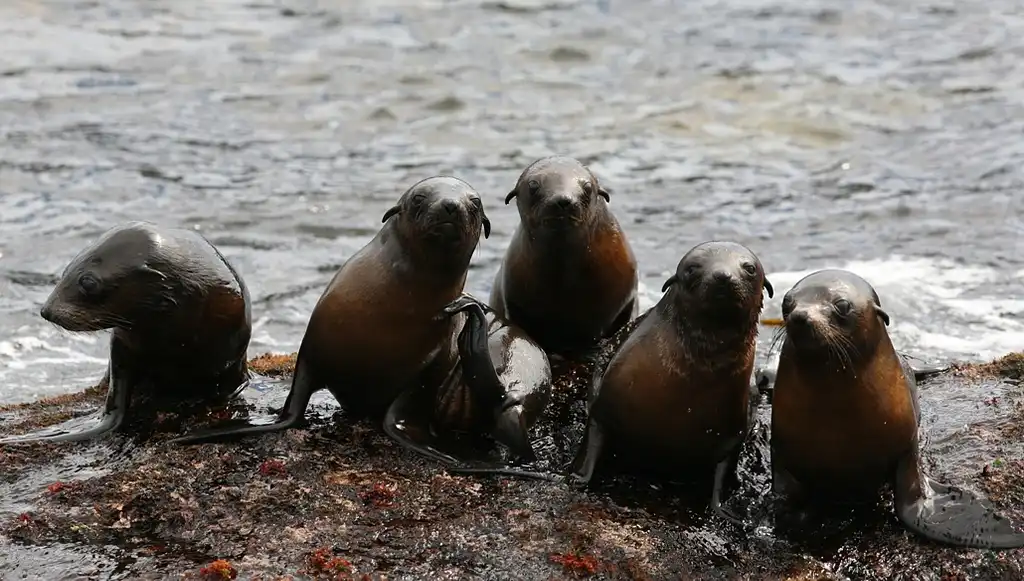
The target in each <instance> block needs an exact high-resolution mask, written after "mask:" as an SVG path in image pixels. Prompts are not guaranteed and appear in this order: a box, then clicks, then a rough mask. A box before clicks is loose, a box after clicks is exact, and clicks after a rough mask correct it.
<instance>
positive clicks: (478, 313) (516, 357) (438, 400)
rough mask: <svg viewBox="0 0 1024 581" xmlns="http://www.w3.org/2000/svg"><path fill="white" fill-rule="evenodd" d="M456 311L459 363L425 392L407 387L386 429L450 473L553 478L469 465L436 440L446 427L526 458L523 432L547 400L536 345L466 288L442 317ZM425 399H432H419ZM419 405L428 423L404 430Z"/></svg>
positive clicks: (543, 359)
mask: <svg viewBox="0 0 1024 581" xmlns="http://www.w3.org/2000/svg"><path fill="white" fill-rule="evenodd" d="M460 313H465V318H464V321H463V323H462V328H461V331H460V332H459V333H458V337H457V346H456V347H455V348H456V349H457V352H458V357H459V365H458V366H456V367H454V368H453V369H452V371H451V374H450V376H449V377H448V378H446V379H445V381H444V382H443V383H442V384H441V385H440V386H439V387H438V389H437V390H434V391H433V392H432V393H430V392H426V391H424V390H409V391H407V392H405V393H403V394H402V395H400V396H399V397H398V398H397V399H396V400H395V402H394V403H393V404H392V405H391V408H390V409H389V410H388V413H387V415H386V416H385V419H384V429H385V432H386V433H387V434H388V435H389V436H390V437H391V438H392V439H394V440H395V441H396V442H398V443H400V444H401V445H403V446H404V447H406V448H408V449H410V450H413V451H415V452H417V453H419V454H421V455H424V456H426V457H429V458H431V459H434V460H437V461H440V462H441V463H443V464H444V465H446V466H447V468H448V470H449V472H453V473H459V474H501V475H506V476H523V477H528V478H541V479H546V480H557V478H555V477H553V476H551V475H547V474H543V473H538V472H530V471H524V470H518V469H511V468H507V467H504V466H496V465H493V464H492V465H483V464H479V463H475V464H476V465H473V466H469V465H467V462H466V459H464V458H459V457H458V456H457V454H454V453H450V452H446V451H444V444H443V443H441V442H439V441H438V440H439V439H440V438H438V437H437V435H438V434H449V433H452V432H468V433H474V434H480V433H485V434H490V435H491V437H492V438H493V439H494V440H495V441H497V442H499V443H501V444H502V445H504V446H505V447H506V448H508V449H509V450H510V451H511V452H512V453H513V454H514V455H515V456H517V457H519V458H520V459H522V460H525V461H527V462H532V461H534V460H536V459H537V456H536V453H535V452H534V450H533V446H532V444H531V442H530V436H529V431H530V428H531V427H532V426H533V425H534V424H535V423H536V422H537V420H538V419H540V417H541V415H542V414H543V412H544V409H545V408H546V407H547V404H548V402H549V401H550V399H551V389H552V374H551V366H550V363H549V362H548V358H547V355H546V354H545V352H544V350H543V349H541V348H540V346H539V345H537V344H536V343H535V342H534V341H533V340H532V339H531V338H530V337H529V336H527V335H526V334H525V333H524V332H523V330H522V329H520V328H519V327H517V326H516V325H513V324H510V323H508V322H507V321H504V320H502V319H501V318H499V317H497V316H496V314H495V313H494V311H493V310H492V309H491V308H490V307H489V306H488V305H486V304H485V303H483V302H482V301H480V300H479V299H477V298H476V297H474V296H472V295H470V294H468V293H467V294H464V295H462V296H461V297H459V298H458V299H456V300H455V301H453V302H452V303H450V304H449V305H447V306H446V307H445V308H444V310H443V313H442V314H441V316H443V317H455V316H458V315H459V314H460ZM430 396H432V397H433V401H432V403H431V402H429V401H424V400H425V399H426V398H427V397H430ZM424 409H432V415H431V417H430V419H429V420H428V421H429V422H430V424H431V425H430V427H429V428H428V429H424V428H423V426H417V427H418V429H416V428H415V427H414V428H413V429H409V425H410V423H413V422H416V421H417V420H416V418H417V416H421V415H422V411H423V410H424Z"/></svg>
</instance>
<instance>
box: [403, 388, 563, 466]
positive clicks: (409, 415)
mask: <svg viewBox="0 0 1024 581" xmlns="http://www.w3.org/2000/svg"><path fill="white" fill-rule="evenodd" d="M428 395H429V392H428V391H427V390H422V389H410V390H408V391H406V392H404V393H402V394H401V395H399V396H398V397H397V398H395V401H393V402H392V403H391V406H389V407H388V411H387V413H386V414H385V415H384V433H385V434H387V435H388V437H390V438H391V439H392V440H394V441H395V442H397V443H398V444H399V445H401V446H402V447H403V448H405V449H406V450H409V451H411V452H415V453H416V454H419V455H421V456H423V457H425V458H429V459H430V460H433V461H435V462H437V463H439V464H441V465H442V466H444V467H445V469H446V470H447V471H448V472H450V473H452V474H467V475H470V474H472V475H495V476H518V477H521V478H531V479H536V480H549V481H558V480H559V478H558V477H557V476H554V475H551V474H545V473H543V472H530V471H526V470H515V469H512V468H506V467H502V466H486V465H477V466H464V465H462V463H461V462H460V461H459V460H458V459H456V458H455V457H454V456H452V455H450V454H448V453H446V452H443V451H441V450H440V449H439V448H438V443H437V439H436V437H435V436H434V435H433V434H432V433H431V431H430V428H429V427H428V426H429V419H428V418H426V417H425V414H424V410H429V409H430V401H429V398H428Z"/></svg>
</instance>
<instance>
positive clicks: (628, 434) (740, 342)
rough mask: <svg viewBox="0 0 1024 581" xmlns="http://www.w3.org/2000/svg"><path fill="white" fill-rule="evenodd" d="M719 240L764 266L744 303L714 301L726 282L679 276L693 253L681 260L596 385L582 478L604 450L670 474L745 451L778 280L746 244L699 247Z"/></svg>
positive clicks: (578, 465) (748, 283) (744, 291)
mask: <svg viewBox="0 0 1024 581" xmlns="http://www.w3.org/2000/svg"><path fill="white" fill-rule="evenodd" d="M716 245H721V246H723V247H726V248H729V249H730V251H733V252H742V253H743V254H742V256H744V257H749V259H750V261H751V262H752V263H756V273H755V274H753V275H749V276H750V278H749V279H743V280H744V281H743V282H742V283H740V286H738V287H734V288H737V289H738V290H739V292H740V296H739V297H737V299H736V301H737V302H735V303H731V304H724V303H715V304H711V303H710V300H711V298H710V297H711V295H712V294H715V291H716V290H719V287H704V286H702V285H703V284H705V283H703V282H702V283H699V284H696V285H691V284H690V283H689V282H687V281H681V280H680V279H681V278H682V276H683V273H682V272H681V269H683V267H684V264H685V263H687V260H688V258H690V257H691V254H690V253H688V255H687V256H685V257H684V258H683V260H682V261H680V266H679V268H678V269H677V274H676V275H673V277H671V278H670V280H669V281H668V282H667V283H666V288H665V290H667V292H666V293H665V295H664V296H663V297H662V298H661V300H660V301H659V302H658V303H657V304H656V305H655V306H654V307H653V308H652V309H651V311H649V312H648V314H646V315H645V316H644V318H643V321H642V322H641V323H640V324H639V325H638V326H637V327H636V329H635V330H634V331H633V332H632V333H631V334H630V336H629V338H628V339H627V340H626V342H625V343H624V344H623V345H622V347H621V348H620V349H619V351H618V352H617V353H616V355H615V356H614V358H613V359H612V361H611V362H610V363H609V365H608V368H607V370H606V371H605V373H604V374H603V376H602V377H601V379H600V381H597V382H595V383H594V386H593V389H592V392H591V394H590V401H589V418H588V429H587V433H586V436H585V439H584V442H583V443H582V445H581V447H580V451H579V453H578V454H577V457H576V461H575V462H574V469H573V470H574V479H575V480H576V482H577V483H579V484H586V483H589V482H590V479H591V477H592V476H593V474H594V470H595V468H596V466H597V463H598V459H599V457H601V456H603V455H604V450H607V451H610V452H620V453H622V454H621V456H622V457H621V458H619V463H618V464H619V466H620V467H622V468H637V469H640V470H642V471H645V472H654V473H658V474H661V475H665V476H671V477H679V476H683V477H686V476H688V475H690V474H692V473H693V472H697V473H703V472H704V469H705V468H706V469H713V468H714V467H715V466H716V465H718V464H719V463H721V462H725V461H729V460H730V456H732V457H735V455H736V454H737V453H738V447H739V446H740V445H741V444H742V441H743V438H744V436H745V435H746V433H747V430H748V429H749V424H750V419H751V416H750V377H751V373H752V371H753V364H754V349H755V343H756V337H757V328H758V327H757V325H758V318H759V314H760V312H761V307H762V305H763V300H764V299H763V296H762V286H764V287H765V288H767V289H769V292H771V291H770V288H771V285H770V283H767V282H766V281H765V278H764V271H763V268H761V266H760V262H759V261H757V258H756V256H754V255H753V254H752V253H750V251H749V250H747V249H745V248H743V247H739V245H735V247H733V246H731V245H729V244H728V243H709V244H708V245H699V246H698V247H697V248H695V249H694V250H693V251H691V253H692V252H694V251H697V252H698V253H699V252H702V251H701V250H698V249H700V248H702V247H703V248H705V249H707V248H715V247H716ZM736 247H738V248H736ZM740 249H742V250H740ZM695 256H699V254H697V255H695ZM730 260H731V259H730ZM702 276H704V275H702ZM717 491H718V486H717V485H716V492H717ZM716 498H718V496H717V494H716Z"/></svg>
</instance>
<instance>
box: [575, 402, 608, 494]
mask: <svg viewBox="0 0 1024 581" xmlns="http://www.w3.org/2000/svg"><path fill="white" fill-rule="evenodd" d="M603 450H604V432H603V431H602V430H601V424H599V423H597V421H595V420H593V419H591V420H589V421H588V422H587V431H586V432H585V433H584V434H583V441H581V442H580V448H579V450H578V451H577V452H576V458H575V459H574V460H573V462H572V474H571V476H570V477H571V479H572V481H573V483H574V484H576V485H577V486H579V487H581V488H583V487H586V486H587V485H588V484H590V479H591V478H593V476H594V469H595V468H597V461H598V459H600V457H601V452H602V451H603Z"/></svg>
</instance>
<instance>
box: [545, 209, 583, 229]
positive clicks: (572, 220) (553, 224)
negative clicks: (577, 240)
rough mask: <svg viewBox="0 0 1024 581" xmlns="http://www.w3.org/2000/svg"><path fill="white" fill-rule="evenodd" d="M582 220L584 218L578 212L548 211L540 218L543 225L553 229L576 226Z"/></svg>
mask: <svg viewBox="0 0 1024 581" xmlns="http://www.w3.org/2000/svg"><path fill="white" fill-rule="evenodd" d="M582 222H583V219H582V218H581V217H580V216H579V214H578V213H576V212H548V213H546V214H545V215H543V216H542V217H541V219H540V223H541V225H543V226H544V227H545V228H551V229H553V230H566V229H569V228H574V227H575V226H576V225H578V224H580V223H582Z"/></svg>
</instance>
